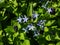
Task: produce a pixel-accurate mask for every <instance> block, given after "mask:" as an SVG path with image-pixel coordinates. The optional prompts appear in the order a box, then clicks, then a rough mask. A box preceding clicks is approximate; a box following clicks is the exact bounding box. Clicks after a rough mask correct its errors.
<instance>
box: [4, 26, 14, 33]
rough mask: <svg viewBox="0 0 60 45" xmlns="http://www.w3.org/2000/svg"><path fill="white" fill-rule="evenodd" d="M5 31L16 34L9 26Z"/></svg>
mask: <svg viewBox="0 0 60 45" xmlns="http://www.w3.org/2000/svg"><path fill="white" fill-rule="evenodd" d="M4 30H5V32H7V33H13V32H15V31H14V29H13V27H12V26H8V27H7V28H5V29H4Z"/></svg>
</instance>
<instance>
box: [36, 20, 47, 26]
mask: <svg viewBox="0 0 60 45" xmlns="http://www.w3.org/2000/svg"><path fill="white" fill-rule="evenodd" d="M45 22H46V20H40V21H39V22H38V24H37V25H38V26H42V25H44V23H45Z"/></svg>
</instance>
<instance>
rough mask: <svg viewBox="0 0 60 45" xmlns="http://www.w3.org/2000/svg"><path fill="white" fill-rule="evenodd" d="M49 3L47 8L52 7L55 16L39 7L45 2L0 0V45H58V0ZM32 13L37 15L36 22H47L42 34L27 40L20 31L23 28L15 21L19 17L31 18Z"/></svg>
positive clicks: (51, 0)
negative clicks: (42, 20) (43, 20)
mask: <svg viewBox="0 0 60 45" xmlns="http://www.w3.org/2000/svg"><path fill="white" fill-rule="evenodd" d="M49 1H50V2H49V3H48V5H47V7H48V8H51V7H53V8H54V9H55V11H56V13H55V15H51V14H49V13H48V12H47V11H46V10H45V9H44V8H42V7H41V6H42V5H44V4H45V3H46V2H47V0H0V45H60V0H49ZM32 11H35V12H36V13H38V14H39V18H38V20H41V19H45V20H47V21H46V23H45V27H44V34H43V35H42V34H40V35H39V36H38V37H36V38H28V37H27V35H26V33H25V32H23V31H22V29H21V28H22V27H25V26H24V25H23V24H19V23H18V22H17V20H16V19H17V18H18V17H19V16H20V15H27V16H28V17H30V16H32ZM33 22H34V23H36V22H37V20H36V21H33ZM28 23H30V21H29V22H28ZM26 25H27V24H26ZM16 27H17V28H16ZM36 27H37V26H36ZM29 36H31V35H29Z"/></svg>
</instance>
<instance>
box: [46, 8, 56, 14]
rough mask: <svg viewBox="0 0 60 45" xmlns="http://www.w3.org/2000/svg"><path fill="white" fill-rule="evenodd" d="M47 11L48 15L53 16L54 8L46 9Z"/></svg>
mask: <svg viewBox="0 0 60 45" xmlns="http://www.w3.org/2000/svg"><path fill="white" fill-rule="evenodd" d="M47 10H48V12H49V13H50V14H55V9H54V8H48V9H47Z"/></svg>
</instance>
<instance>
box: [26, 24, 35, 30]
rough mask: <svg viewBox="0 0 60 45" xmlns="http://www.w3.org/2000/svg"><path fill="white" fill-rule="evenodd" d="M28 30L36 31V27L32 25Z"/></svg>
mask: <svg viewBox="0 0 60 45" xmlns="http://www.w3.org/2000/svg"><path fill="white" fill-rule="evenodd" d="M26 29H28V30H34V29H36V27H35V26H33V25H32V24H29V25H28V26H27V28H26Z"/></svg>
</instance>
